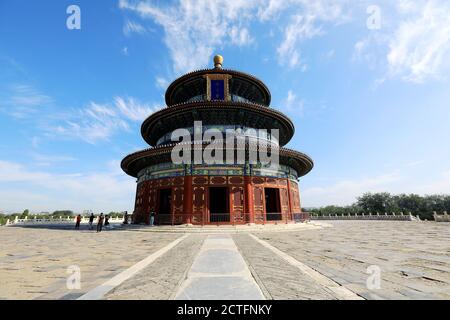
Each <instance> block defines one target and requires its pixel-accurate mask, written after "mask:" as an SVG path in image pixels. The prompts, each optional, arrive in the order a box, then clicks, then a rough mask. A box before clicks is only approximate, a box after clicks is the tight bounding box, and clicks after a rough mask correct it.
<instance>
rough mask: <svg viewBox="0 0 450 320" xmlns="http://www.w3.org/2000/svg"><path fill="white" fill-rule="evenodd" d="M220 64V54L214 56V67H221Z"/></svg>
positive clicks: (221, 59)
mask: <svg viewBox="0 0 450 320" xmlns="http://www.w3.org/2000/svg"><path fill="white" fill-rule="evenodd" d="M222 64H223V57H222V56H221V55H220V54H218V55H216V56H214V67H216V68H217V69H222Z"/></svg>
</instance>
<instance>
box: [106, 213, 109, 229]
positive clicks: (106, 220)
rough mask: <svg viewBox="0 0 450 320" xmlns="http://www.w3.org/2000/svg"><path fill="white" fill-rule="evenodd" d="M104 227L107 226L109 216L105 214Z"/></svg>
mask: <svg viewBox="0 0 450 320" xmlns="http://www.w3.org/2000/svg"><path fill="white" fill-rule="evenodd" d="M106 227H108V228H109V216H108V215H106V216H105V228H106Z"/></svg>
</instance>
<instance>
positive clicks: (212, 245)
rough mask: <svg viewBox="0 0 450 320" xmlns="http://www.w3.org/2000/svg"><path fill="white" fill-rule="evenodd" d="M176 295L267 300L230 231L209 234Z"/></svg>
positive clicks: (191, 298)
mask: <svg viewBox="0 0 450 320" xmlns="http://www.w3.org/2000/svg"><path fill="white" fill-rule="evenodd" d="M175 299H181V300H263V299H265V297H264V295H263V293H262V291H261V289H260V288H259V286H258V285H257V283H256V281H255V280H254V279H253V277H252V274H251V272H250V270H249V269H248V266H247V264H246V262H245V261H244V259H243V257H242V256H241V254H240V252H239V250H238V249H237V247H236V244H235V243H234V241H233V239H232V238H231V236H230V235H227V234H221V235H209V236H208V237H207V238H206V240H205V242H204V243H203V246H202V247H201V249H200V252H199V254H198V255H197V257H196V258H195V260H194V263H193V264H192V267H191V268H190V270H189V272H188V275H187V279H186V280H185V281H184V283H182V285H181V287H180V288H179V290H178V292H177V294H176V295H175Z"/></svg>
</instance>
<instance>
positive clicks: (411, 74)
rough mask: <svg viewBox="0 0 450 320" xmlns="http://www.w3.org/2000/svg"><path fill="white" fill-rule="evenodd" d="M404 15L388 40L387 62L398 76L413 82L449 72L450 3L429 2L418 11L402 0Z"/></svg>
mask: <svg viewBox="0 0 450 320" xmlns="http://www.w3.org/2000/svg"><path fill="white" fill-rule="evenodd" d="M402 3H403V7H400V8H401V12H402V13H404V12H407V13H408V14H410V13H411V12H413V14H412V16H408V17H406V18H404V19H403V20H402V21H401V23H400V24H399V26H398V28H397V30H396V32H395V34H394V36H393V37H392V39H391V41H390V43H389V53H388V55H387V61H388V64H389V67H390V70H391V72H392V73H393V74H395V75H400V76H402V77H403V78H404V79H406V80H408V81H413V82H423V81H425V80H427V79H429V78H436V77H439V76H442V75H445V76H446V75H447V73H448V71H450V4H449V3H448V2H447V1H445V2H444V1H433V0H431V1H427V2H426V3H425V4H423V5H422V6H420V7H419V10H418V11H417V13H416V12H415V10H414V8H415V7H414V6H413V5H412V3H411V2H409V1H403V2H402Z"/></svg>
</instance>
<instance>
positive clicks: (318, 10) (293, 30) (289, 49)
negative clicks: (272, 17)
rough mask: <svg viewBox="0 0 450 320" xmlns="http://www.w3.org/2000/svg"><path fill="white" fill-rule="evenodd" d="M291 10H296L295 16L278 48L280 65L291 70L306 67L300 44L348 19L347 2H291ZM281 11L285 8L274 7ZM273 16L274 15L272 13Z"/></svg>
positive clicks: (293, 0) (285, 30)
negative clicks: (345, 10)
mask: <svg viewBox="0 0 450 320" xmlns="http://www.w3.org/2000/svg"><path fill="white" fill-rule="evenodd" d="M289 3H290V4H291V6H289V9H292V7H293V8H296V9H294V12H296V14H294V15H293V16H292V17H291V19H290V22H289V24H288V25H287V26H286V28H285V29H284V35H283V40H282V42H281V44H280V45H279V46H278V48H277V53H278V58H279V61H280V64H282V65H287V66H289V67H291V68H294V67H302V68H305V67H304V65H305V64H304V63H303V61H302V59H301V52H300V49H299V44H300V43H301V42H302V41H304V40H308V39H311V38H314V37H317V36H320V35H322V34H324V33H325V31H324V25H325V24H327V23H331V24H333V25H337V24H340V23H342V22H344V21H346V20H347V19H348V17H347V15H346V14H344V7H345V4H346V1H334V0H322V1H305V0H297V1H295V0H291V1H289ZM274 8H277V9H281V8H284V7H283V6H281V5H279V6H274ZM272 14H273V13H272Z"/></svg>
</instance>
